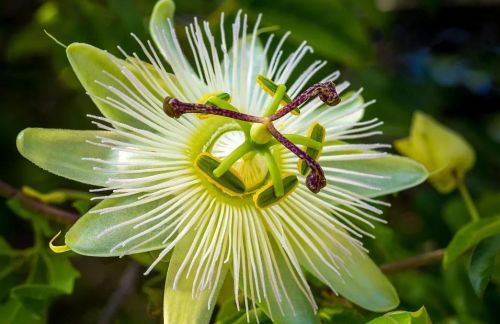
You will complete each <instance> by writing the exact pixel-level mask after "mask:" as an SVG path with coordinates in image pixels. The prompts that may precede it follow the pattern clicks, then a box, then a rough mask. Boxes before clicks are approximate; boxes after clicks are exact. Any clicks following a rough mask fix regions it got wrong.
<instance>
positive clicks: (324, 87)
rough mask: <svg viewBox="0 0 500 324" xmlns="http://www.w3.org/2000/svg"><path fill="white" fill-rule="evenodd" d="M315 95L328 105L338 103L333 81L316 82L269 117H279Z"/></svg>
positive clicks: (274, 118)
mask: <svg viewBox="0 0 500 324" xmlns="http://www.w3.org/2000/svg"><path fill="white" fill-rule="evenodd" d="M316 96H319V99H320V100H321V101H323V102H324V103H326V104H327V105H329V106H335V105H338V104H339V103H340V97H339V95H338V93H337V89H336V88H335V83H333V81H327V82H323V83H317V84H315V85H313V86H311V87H310V88H309V89H307V90H306V91H304V92H303V93H302V94H300V95H299V96H297V97H296V98H295V99H293V101H292V102H290V103H289V104H288V105H286V106H285V107H283V108H281V109H280V110H278V111H277V112H276V113H275V114H274V115H272V116H271V117H270V119H271V120H277V119H280V118H281V117H283V116H285V115H287V114H288V113H289V112H291V111H292V110H294V109H296V108H298V107H299V106H300V105H302V104H303V103H304V102H306V101H308V100H309V99H311V98H314V97H316Z"/></svg>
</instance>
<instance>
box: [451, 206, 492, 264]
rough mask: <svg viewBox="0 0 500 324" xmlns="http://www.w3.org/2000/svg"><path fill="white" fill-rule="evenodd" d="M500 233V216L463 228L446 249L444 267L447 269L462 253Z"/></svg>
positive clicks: (484, 219)
mask: <svg viewBox="0 0 500 324" xmlns="http://www.w3.org/2000/svg"><path fill="white" fill-rule="evenodd" d="M499 233H500V216H495V217H489V218H482V219H480V220H479V221H477V222H474V223H470V224H467V225H466V226H464V227H462V228H461V229H460V230H459V231H458V232H457V233H456V234H455V236H454V237H453V239H452V240H451V242H450V244H448V247H447V248H446V251H445V254H444V259H443V265H444V267H445V268H446V267H447V266H448V265H449V264H450V263H452V262H453V261H455V260H456V259H457V258H458V257H459V256H460V255H461V254H462V253H464V252H465V251H467V250H468V249H470V248H471V247H473V246H474V245H476V244H477V243H479V242H480V241H482V240H484V239H485V238H487V237H489V236H493V235H496V234H499Z"/></svg>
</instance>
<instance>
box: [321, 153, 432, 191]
mask: <svg viewBox="0 0 500 324" xmlns="http://www.w3.org/2000/svg"><path fill="white" fill-rule="evenodd" d="M342 153H344V154H345V152H342ZM320 163H321V165H325V166H328V167H334V168H341V169H345V170H351V171H356V172H363V173H369V174H373V175H377V176H382V178H368V177H364V176H359V175H350V174H342V178H345V179H349V180H354V181H362V182H363V183H364V184H366V185H369V186H372V187H374V188H377V189H378V190H376V189H370V188H360V187H358V186H353V185H349V184H344V183H340V182H339V183H335V186H338V187H341V188H344V189H347V190H350V191H352V192H355V193H358V194H360V195H362V196H368V197H377V196H382V195H387V194H391V193H395V192H398V191H401V190H404V189H408V188H411V187H414V186H416V185H418V184H420V183H422V182H424V181H425V179H427V171H426V169H425V168H424V167H423V166H422V165H421V164H420V163H418V162H415V161H413V160H411V159H408V158H405V157H402V156H397V155H390V154H389V155H387V156H384V157H380V158H376V159H368V160H353V161H321V158H320ZM326 173H327V174H328V173H329V172H328V171H327V172H326ZM335 175H336V176H338V174H335Z"/></svg>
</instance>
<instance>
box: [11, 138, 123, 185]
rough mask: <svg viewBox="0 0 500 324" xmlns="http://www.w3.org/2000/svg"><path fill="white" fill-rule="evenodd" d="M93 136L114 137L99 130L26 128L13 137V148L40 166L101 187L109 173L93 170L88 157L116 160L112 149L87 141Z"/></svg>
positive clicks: (93, 165) (93, 163)
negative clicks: (15, 137)
mask: <svg viewBox="0 0 500 324" xmlns="http://www.w3.org/2000/svg"><path fill="white" fill-rule="evenodd" d="M96 136H106V137H108V138H109V137H110V136H111V137H114V136H112V135H111V134H110V133H108V132H102V131H77V130H61V129H43V128H26V129H25V130H23V131H22V132H21V133H19V135H18V136H17V141H16V144H17V149H18V150H19V152H20V153H21V154H22V155H23V156H24V157H25V158H27V159H28V160H30V161H31V162H33V163H34V164H36V165H37V166H39V167H40V168H42V169H44V170H46V171H49V172H51V173H54V174H57V175H59V176H61V177H65V178H69V179H71V180H75V181H79V182H83V183H87V184H91V185H96V186H105V185H106V181H107V180H108V178H109V174H105V173H101V172H95V171H94V170H93V167H95V166H96V165H97V164H96V162H94V161H87V160H82V158H86V157H92V158H99V159H104V160H108V161H112V160H117V159H118V158H119V154H118V153H117V152H116V151H113V150H110V149H106V148H103V147H99V146H96V145H93V144H89V143H87V142H86V141H96Z"/></svg>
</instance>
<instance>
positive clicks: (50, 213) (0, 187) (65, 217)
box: [0, 180, 80, 224]
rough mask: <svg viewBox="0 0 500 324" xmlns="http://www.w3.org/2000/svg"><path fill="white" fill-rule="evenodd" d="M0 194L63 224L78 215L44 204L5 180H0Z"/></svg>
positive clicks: (70, 222) (68, 222) (73, 220)
mask: <svg viewBox="0 0 500 324" xmlns="http://www.w3.org/2000/svg"><path fill="white" fill-rule="evenodd" d="M0 196H2V197H5V198H7V199H10V198H14V199H18V200H19V201H20V202H21V203H22V204H23V205H24V206H25V207H26V208H28V209H30V210H32V211H34V212H36V213H40V214H42V215H44V216H46V217H48V218H50V219H53V220H55V221H57V222H60V223H64V224H73V223H74V222H76V220H77V219H78V218H79V217H80V215H78V214H76V213H72V212H68V211H66V210H63V209H59V208H55V207H52V206H49V205H47V204H44V203H43V202H41V201H39V200H37V199H34V198H32V197H29V196H27V195H25V194H24V193H23V192H22V191H21V190H18V189H16V188H14V187H12V186H11V185H9V184H8V183H6V182H3V181H1V180H0Z"/></svg>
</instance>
